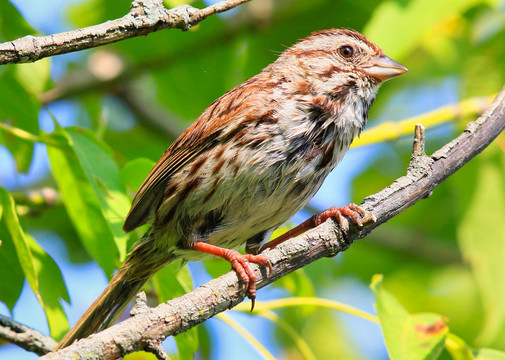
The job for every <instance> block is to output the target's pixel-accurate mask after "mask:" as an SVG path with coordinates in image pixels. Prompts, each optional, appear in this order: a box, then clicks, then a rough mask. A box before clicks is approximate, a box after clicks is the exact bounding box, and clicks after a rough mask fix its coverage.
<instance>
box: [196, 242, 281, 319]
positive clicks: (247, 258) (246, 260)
mask: <svg viewBox="0 0 505 360" xmlns="http://www.w3.org/2000/svg"><path fill="white" fill-rule="evenodd" d="M191 248H192V249H193V250H196V251H201V252H204V253H207V254H212V255H216V256H219V257H222V258H223V259H225V260H227V261H229V262H230V264H231V266H232V268H233V269H234V270H235V271H236V272H237V273H238V275H239V276H240V278H241V279H242V282H243V283H244V291H247V297H248V298H249V299H251V302H252V305H251V311H252V310H253V309H254V300H255V299H256V274H255V273H254V271H253V269H252V268H251V265H250V263H255V264H260V265H263V266H266V267H267V268H268V271H269V272H268V273H269V274H270V273H271V272H272V265H271V264H270V261H268V259H267V258H266V257H264V256H259V255H252V254H245V255H243V254H241V253H239V252H238V251H236V250H231V249H225V248H221V247H219V246H214V245H210V244H207V243H204V242H196V243H194V244H193V245H192V246H191Z"/></svg>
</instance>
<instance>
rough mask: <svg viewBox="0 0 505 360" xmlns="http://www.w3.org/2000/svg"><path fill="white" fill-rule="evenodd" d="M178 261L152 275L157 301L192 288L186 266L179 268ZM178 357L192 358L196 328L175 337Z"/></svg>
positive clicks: (194, 348)
mask: <svg viewBox="0 0 505 360" xmlns="http://www.w3.org/2000/svg"><path fill="white" fill-rule="evenodd" d="M179 267H180V264H179V261H177V262H176V263H173V264H170V265H168V266H166V267H164V268H163V269H161V270H160V271H158V272H157V273H156V275H154V279H153V281H154V287H155V289H156V294H157V295H158V301H159V302H164V301H167V300H170V299H173V298H176V297H178V296H181V295H184V294H185V293H187V292H189V291H191V290H192V289H193V281H192V279H191V274H190V273H189V269H188V267H187V266H183V267H181V268H179ZM175 342H176V344H177V349H178V351H179V358H180V359H192V358H193V357H194V355H195V352H196V351H197V350H198V342H199V341H198V330H197V329H196V328H192V329H190V330H188V331H186V332H184V333H183V334H179V335H177V336H176V337H175Z"/></svg>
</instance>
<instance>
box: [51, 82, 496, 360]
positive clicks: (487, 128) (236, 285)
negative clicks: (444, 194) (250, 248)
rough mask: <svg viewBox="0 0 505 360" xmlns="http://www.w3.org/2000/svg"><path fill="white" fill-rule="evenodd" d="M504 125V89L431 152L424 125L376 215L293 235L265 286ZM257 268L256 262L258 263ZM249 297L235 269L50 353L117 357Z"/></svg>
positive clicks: (279, 250)
mask: <svg viewBox="0 0 505 360" xmlns="http://www.w3.org/2000/svg"><path fill="white" fill-rule="evenodd" d="M504 128H505V88H504V89H503V90H502V91H501V93H500V94H499V95H498V96H497V98H496V99H495V101H494V102H493V104H491V106H490V107H489V109H488V110H487V111H486V112H485V114H483V115H482V116H481V117H480V118H479V119H478V120H477V121H476V122H473V123H470V124H469V125H468V126H467V129H466V130H465V131H464V132H463V133H462V134H461V135H460V136H458V137H457V138H456V139H454V140H453V141H451V142H450V143H449V144H447V145H445V146H444V147H442V148H441V149H439V150H438V151H436V152H435V153H434V154H433V155H432V156H430V157H429V156H426V155H425V154H424V150H423V149H424V146H423V144H422V140H423V134H422V131H421V130H422V129H421V128H420V127H418V131H416V134H417V135H416V143H417V145H415V147H414V152H413V156H412V161H411V164H410V166H409V169H408V172H407V175H406V176H403V177H401V178H399V179H397V180H396V181H395V182H394V183H393V184H392V185H390V186H388V187H387V188H385V189H384V190H382V191H380V192H378V193H377V194H374V195H371V196H369V197H367V198H366V199H365V200H364V201H363V203H362V207H363V208H365V209H366V210H368V211H369V212H371V213H372V214H374V215H375V217H376V219H377V221H376V222H375V223H373V224H368V225H366V226H365V227H364V228H362V229H356V228H354V227H351V228H349V227H348V224H347V223H344V226H343V228H342V229H339V227H338V226H337V224H336V223H335V222H334V221H332V220H328V221H327V222H326V223H324V224H322V225H320V226H319V227H317V228H315V229H312V230H310V231H308V232H306V233H305V234H302V235H300V236H298V237H296V238H294V239H291V240H288V241H286V242H284V243H282V244H280V245H279V246H277V247H276V248H274V249H272V250H269V251H266V252H264V253H263V255H265V256H266V257H267V258H268V259H269V260H270V261H271V263H272V266H273V270H272V274H271V275H270V276H269V277H267V276H266V273H265V271H264V270H265V269H259V268H257V267H256V268H255V269H256V275H257V285H258V288H261V287H264V286H266V285H268V284H270V283H272V282H274V281H275V280H277V279H278V278H280V277H282V276H284V275H287V274H289V273H291V272H293V271H294V270H296V269H299V268H301V267H303V266H305V265H306V264H308V263H311V262H313V261H315V260H317V259H319V258H321V257H324V256H333V255H335V254H337V253H339V252H341V251H344V250H346V249H347V248H348V247H349V246H350V244H351V243H352V242H353V241H354V240H357V239H360V238H362V237H364V236H366V235H367V234H368V233H369V232H370V231H371V230H372V229H373V228H375V227H377V226H379V225H380V224H382V223H384V222H386V221H387V220H389V219H391V218H392V217H393V216H395V215H396V214H398V213H400V212H401V211H403V210H405V209H406V208H408V207H409V206H412V205H413V204H415V203H416V202H417V201H419V200H421V199H423V198H425V197H428V196H430V195H431V192H432V190H433V189H434V188H435V187H436V186H437V185H438V184H440V183H441V182H442V181H443V180H445V179H446V178H447V177H449V176H450V175H452V174H453V173H454V172H455V171H456V170H458V169H459V168H460V167H461V166H463V165H464V164H465V163H467V162H468V161H469V160H470V159H471V158H473V157H474V156H475V155H477V154H478V153H480V152H481V151H482V150H483V149H484V148H485V147H486V146H488V145H489V144H490V143H491V142H492V141H493V139H494V138H495V137H496V136H498V134H499V133H500V132H501V131H503V129H504ZM253 266H255V265H253ZM242 300H243V294H242V285H241V283H240V280H239V279H238V277H237V275H236V273H235V272H229V273H227V274H225V275H223V276H221V277H219V278H217V279H214V280H212V281H210V282H209V283H207V284H205V285H202V286H200V287H199V288H197V289H195V290H193V291H192V292H191V293H188V294H186V295H184V296H181V297H179V298H177V299H173V300H171V301H168V302H167V303H164V304H160V305H159V306H157V307H156V308H152V309H147V310H143V311H141V312H137V313H136V314H135V316H133V317H132V318H130V319H128V320H126V321H123V322H121V323H119V324H117V325H115V326H112V327H111V328H109V329H106V330H104V331H102V332H100V333H98V334H96V335H92V336H90V337H89V338H86V339H82V340H79V341H77V342H75V343H74V344H72V345H71V346H69V347H67V348H65V349H62V350H60V351H59V352H57V353H51V354H48V355H46V356H45V357H44V359H82V358H84V357H85V358H92V359H114V358H118V357H120V356H122V355H124V354H126V353H129V352H132V351H135V350H139V349H143V348H150V347H151V344H157V343H159V342H160V341H161V340H163V339H164V338H166V337H168V336H171V335H176V334H179V333H181V332H184V331H186V330H187V329H189V328H191V327H194V326H196V325H198V324H201V323H203V322H204V321H205V320H207V319H208V318H210V317H212V316H214V315H215V314H217V313H220V312H222V311H225V310H226V309H229V308H232V307H233V306H235V305H237V304H238V303H239V302H241V301H242Z"/></svg>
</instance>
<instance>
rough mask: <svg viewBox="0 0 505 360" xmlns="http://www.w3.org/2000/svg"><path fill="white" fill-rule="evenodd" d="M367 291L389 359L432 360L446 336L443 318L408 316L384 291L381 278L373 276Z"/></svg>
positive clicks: (422, 315)
mask: <svg viewBox="0 0 505 360" xmlns="http://www.w3.org/2000/svg"><path fill="white" fill-rule="evenodd" d="M371 288H372V290H373V291H374V293H375V297H376V308H377V314H378V315H379V320H380V325H381V328H382V332H383V333H384V340H385V342H386V347H387V350H388V353H389V356H390V358H391V359H392V360H400V359H409V360H417V359H419V360H421V359H422V360H430V359H436V358H437V357H438V355H439V354H440V352H441V351H442V349H443V347H444V342H445V338H446V336H447V333H448V327H447V326H446V325H445V322H444V319H443V317H441V316H440V315H437V314H409V313H408V312H407V310H405V308H403V306H402V305H401V304H400V303H399V302H398V300H396V299H395V298H394V297H393V295H391V294H390V293H389V292H387V291H386V290H385V289H384V286H383V284H382V276H381V275H376V276H374V278H373V280H372V284H371Z"/></svg>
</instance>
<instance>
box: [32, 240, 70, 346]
mask: <svg viewBox="0 0 505 360" xmlns="http://www.w3.org/2000/svg"><path fill="white" fill-rule="evenodd" d="M26 237H27V239H28V243H29V246H30V252H31V254H32V257H33V263H34V266H35V271H36V274H37V279H38V285H39V288H38V292H39V294H40V300H41V304H42V307H43V308H44V312H45V313H46V317H47V322H48V325H49V330H50V332H51V336H52V337H54V338H56V339H59V338H61V337H62V336H63V335H65V333H66V332H67V331H68V329H69V327H68V321H67V317H66V315H65V312H64V311H63V307H62V306H61V303H60V299H64V300H65V301H66V302H70V299H69V297H68V292H67V288H66V286H65V282H64V281H63V276H62V275H61V272H60V269H59V268H58V265H56V263H55V262H54V260H53V259H52V258H51V257H50V256H49V255H48V254H47V253H46V252H45V251H44V250H43V249H42V248H41V247H40V245H39V244H38V243H37V242H36V241H35V240H34V239H33V238H32V237H31V236H30V235H26Z"/></svg>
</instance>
